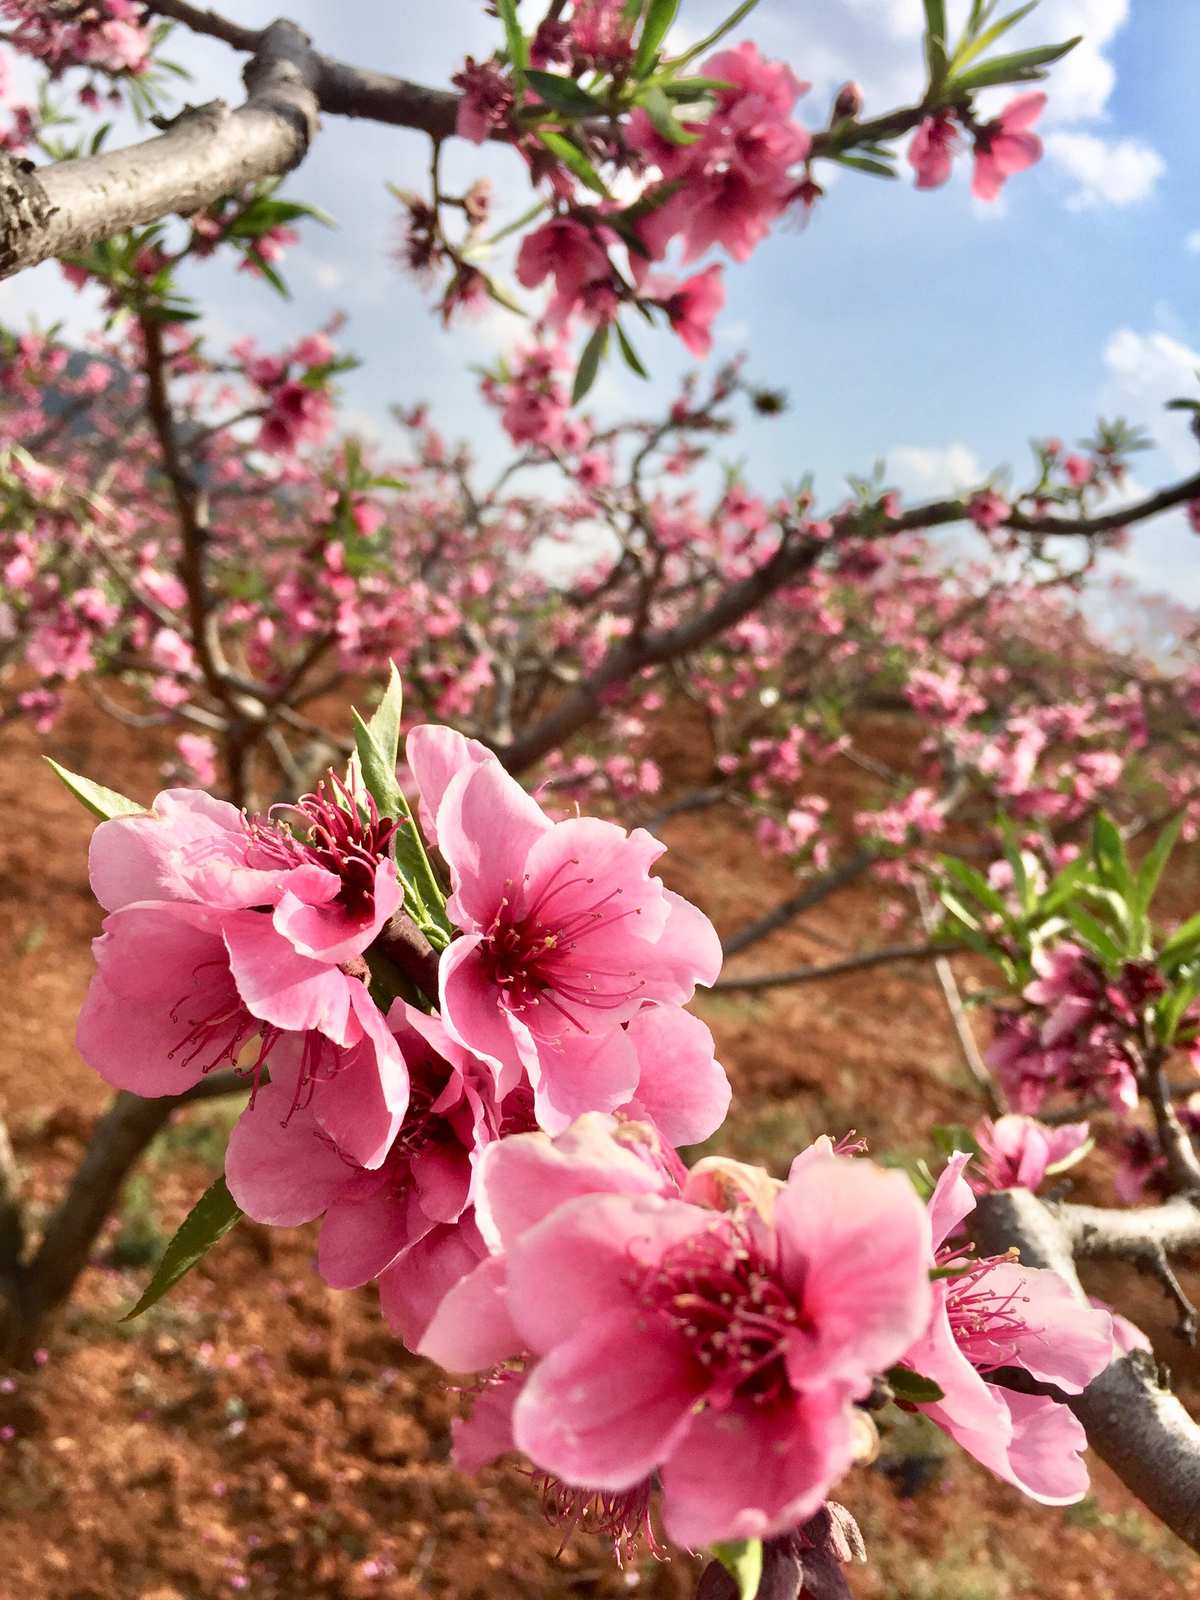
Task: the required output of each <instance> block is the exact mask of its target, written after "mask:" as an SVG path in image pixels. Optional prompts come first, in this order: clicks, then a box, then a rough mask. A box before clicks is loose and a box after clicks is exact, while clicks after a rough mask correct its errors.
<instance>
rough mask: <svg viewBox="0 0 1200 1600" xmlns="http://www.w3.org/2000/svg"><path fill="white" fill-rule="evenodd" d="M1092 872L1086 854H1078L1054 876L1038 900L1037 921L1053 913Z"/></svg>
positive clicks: (1080, 886)
mask: <svg viewBox="0 0 1200 1600" xmlns="http://www.w3.org/2000/svg"><path fill="white" fill-rule="evenodd" d="M1091 872H1092V863H1091V861H1090V859H1089V858H1088V857H1087V856H1086V855H1078V856H1076V857H1075V859H1074V861H1068V863H1067V865H1066V866H1065V867H1064V868H1063V869H1062V871H1061V872H1060V873H1058V875H1057V876H1056V877H1055V878H1054V881H1053V882H1052V883H1051V884H1050V887H1049V888H1048V889H1047V890H1046V892H1045V894H1044V895H1043V896H1042V897H1041V899H1040V900H1038V902H1037V905H1036V915H1037V917H1038V920H1039V921H1043V920H1045V919H1046V918H1048V917H1050V916H1051V915H1053V913H1054V912H1055V911H1057V910H1058V909H1059V908H1060V906H1062V905H1064V904H1065V903H1066V902H1067V901H1068V900H1069V899H1070V898H1071V897H1072V896H1073V895H1074V894H1075V893H1076V891H1077V890H1079V889H1080V888H1082V886H1083V884H1084V882H1085V880H1086V879H1087V878H1088V877H1089V876H1090V874H1091Z"/></svg>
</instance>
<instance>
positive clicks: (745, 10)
mask: <svg viewBox="0 0 1200 1600" xmlns="http://www.w3.org/2000/svg"><path fill="white" fill-rule="evenodd" d="M757 4H758V0H742V3H741V5H740V6H738V7H737V8H736V10H734V11H732V12H731V13H730V14H729V16H727V17H726V18H725V21H724V22H722V23H721V24H720V25H719V26H718V27H716V28H714V29H713V31H712V32H711V33H706V34H705V36H704V38H703V39H701V41H700V43H699V44H694V45H693V46H692V47H691V49H690V50H685V51H684V52H683V54H682V55H681V56H673V57H672V58H671V60H670V61H669V62H668V63H667V65H668V66H669V67H670V68H671V70H672V72H677V71H678V70H679V68H680V67H686V66H687V64H688V62H689V61H695V59H696V57H697V56H702V55H704V53H705V52H706V51H708V50H711V49H712V47H713V45H715V44H717V43H718V42H719V41H720V40H721V39H723V38H724V37H725V35H726V34H727V33H729V32H730V30H731V29H733V28H736V27H737V25H738V23H739V22H741V21H742V20H743V18H745V17H748V16H749V15H750V13H751V12H752V11H753V10H754V8H755V6H756V5H757Z"/></svg>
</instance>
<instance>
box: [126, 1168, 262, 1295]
mask: <svg viewBox="0 0 1200 1600" xmlns="http://www.w3.org/2000/svg"><path fill="white" fill-rule="evenodd" d="M241 1215H242V1212H241V1207H240V1206H238V1205H237V1204H236V1203H235V1201H234V1198H233V1196H232V1195H231V1194H230V1192H229V1190H228V1189H227V1188H226V1186H225V1179H224V1178H218V1179H217V1181H216V1183H214V1184H213V1185H212V1187H211V1188H209V1189H206V1190H205V1191H204V1193H203V1194H202V1195H201V1196H200V1198H199V1200H197V1202H196V1204H195V1205H194V1206H193V1207H192V1209H191V1210H190V1211H189V1212H188V1214H187V1216H186V1217H185V1218H184V1219H183V1221H182V1222H181V1223H180V1225H179V1228H178V1231H177V1232H176V1234H175V1237H174V1238H173V1239H172V1240H171V1242H170V1244H168V1246H167V1248H166V1250H164V1252H163V1258H162V1260H161V1261H160V1262H159V1263H158V1266H157V1268H156V1269H155V1272H154V1276H153V1277H152V1278H151V1280H150V1282H149V1283H148V1284H147V1285H146V1288H145V1290H144V1291H143V1293H142V1297H141V1299H140V1300H139V1301H138V1303H137V1305H135V1306H134V1308H133V1310H132V1311H127V1312H126V1313H125V1315H124V1316H123V1317H122V1318H121V1321H122V1322H131V1321H132V1320H133V1318H134V1317H140V1316H141V1314H142V1312H143V1311H148V1310H149V1309H150V1307H151V1306H152V1305H154V1304H155V1302H156V1301H158V1300H161V1299H162V1297H163V1295H165V1294H166V1293H167V1291H168V1289H173V1288H174V1287H175V1285H176V1284H177V1283H178V1282H179V1280H180V1278H182V1277H183V1276H184V1275H185V1274H186V1273H188V1272H190V1271H191V1270H192V1268H193V1267H194V1266H195V1265H196V1263H197V1261H199V1260H200V1257H201V1256H203V1255H205V1254H207V1252H208V1251H209V1250H211V1249H212V1247H213V1245H215V1244H216V1242H217V1240H218V1239H223V1238H224V1237H225V1235H226V1234H227V1233H228V1232H229V1230H230V1228H232V1227H233V1225H234V1223H235V1222H236V1221H237V1220H238V1218H239V1217H240V1216H241Z"/></svg>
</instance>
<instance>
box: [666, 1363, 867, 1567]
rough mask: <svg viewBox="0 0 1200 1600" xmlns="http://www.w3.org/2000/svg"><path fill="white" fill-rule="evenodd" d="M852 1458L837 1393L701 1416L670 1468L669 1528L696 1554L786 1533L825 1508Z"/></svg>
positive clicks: (843, 1405) (824, 1392)
mask: <svg viewBox="0 0 1200 1600" xmlns="http://www.w3.org/2000/svg"><path fill="white" fill-rule="evenodd" d="M852 1454H853V1445H852V1435H851V1430H850V1420H849V1412H848V1407H847V1405H846V1401H845V1397H844V1394H843V1393H842V1392H841V1391H839V1390H837V1389H820V1390H816V1391H814V1392H813V1393H811V1394H807V1395H804V1396H803V1397H802V1398H800V1399H797V1400H796V1401H795V1402H793V1403H792V1404H789V1405H783V1406H773V1407H770V1408H768V1409H766V1410H764V1411H758V1410H756V1409H754V1408H751V1407H749V1406H740V1405H735V1406H734V1407H732V1408H731V1409H730V1410H728V1411H715V1410H709V1411H704V1412H701V1413H700V1415H699V1416H697V1417H695V1418H694V1419H693V1422H692V1426H691V1428H690V1429H689V1431H688V1435H687V1438H686V1439H685V1440H684V1442H683V1445H682V1447H681V1448H679V1449H677V1450H676V1451H675V1453H674V1454H673V1455H672V1456H671V1458H670V1459H669V1460H668V1461H667V1462H666V1464H665V1465H664V1467H663V1469H662V1483H663V1508H662V1514H663V1526H664V1527H665V1529H666V1531H667V1535H668V1537H669V1538H671V1539H672V1540H673V1541H674V1542H675V1543H676V1544H679V1545H682V1546H684V1547H685V1548H686V1549H693V1550H695V1549H699V1548H700V1547H701V1546H703V1545H706V1544H711V1543H713V1542H714V1541H716V1540H721V1539H751V1538H762V1537H763V1536H765V1535H767V1534H771V1533H782V1532H785V1531H787V1530H788V1529H791V1528H794V1527H796V1525H797V1524H798V1523H801V1522H804V1521H805V1520H806V1519H807V1518H808V1517H809V1516H811V1515H812V1513H813V1512H814V1511H816V1510H817V1509H818V1507H819V1506H820V1505H821V1504H822V1502H823V1501H824V1500H825V1499H826V1497H827V1495H828V1493H829V1491H830V1489H831V1488H832V1487H833V1485H834V1484H835V1483H836V1482H837V1480H838V1479H839V1478H840V1477H841V1476H842V1474H843V1473H844V1472H845V1471H846V1470H847V1468H848V1467H849V1466H850V1462H851V1457H852Z"/></svg>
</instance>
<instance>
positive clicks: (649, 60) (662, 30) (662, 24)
mask: <svg viewBox="0 0 1200 1600" xmlns="http://www.w3.org/2000/svg"><path fill="white" fill-rule="evenodd" d="M678 10H679V0H650V4H649V7H648V9H647V11H646V20H645V21H644V22H643V23H642V36H641V38H640V39H639V40H638V47H637V55H635V56H634V58H633V75H634V77H635V78H644V77H645V76H646V74H647V73H648V72H652V71H653V70H654V65H655V62H656V61H657V60H658V47H659V45H660V44H661V43H662V42H663V40H664V39H665V38H666V36H667V32H668V30H669V29H670V26H671V24H672V23H673V22H674V21H675V14H676V12H677V11H678Z"/></svg>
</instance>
